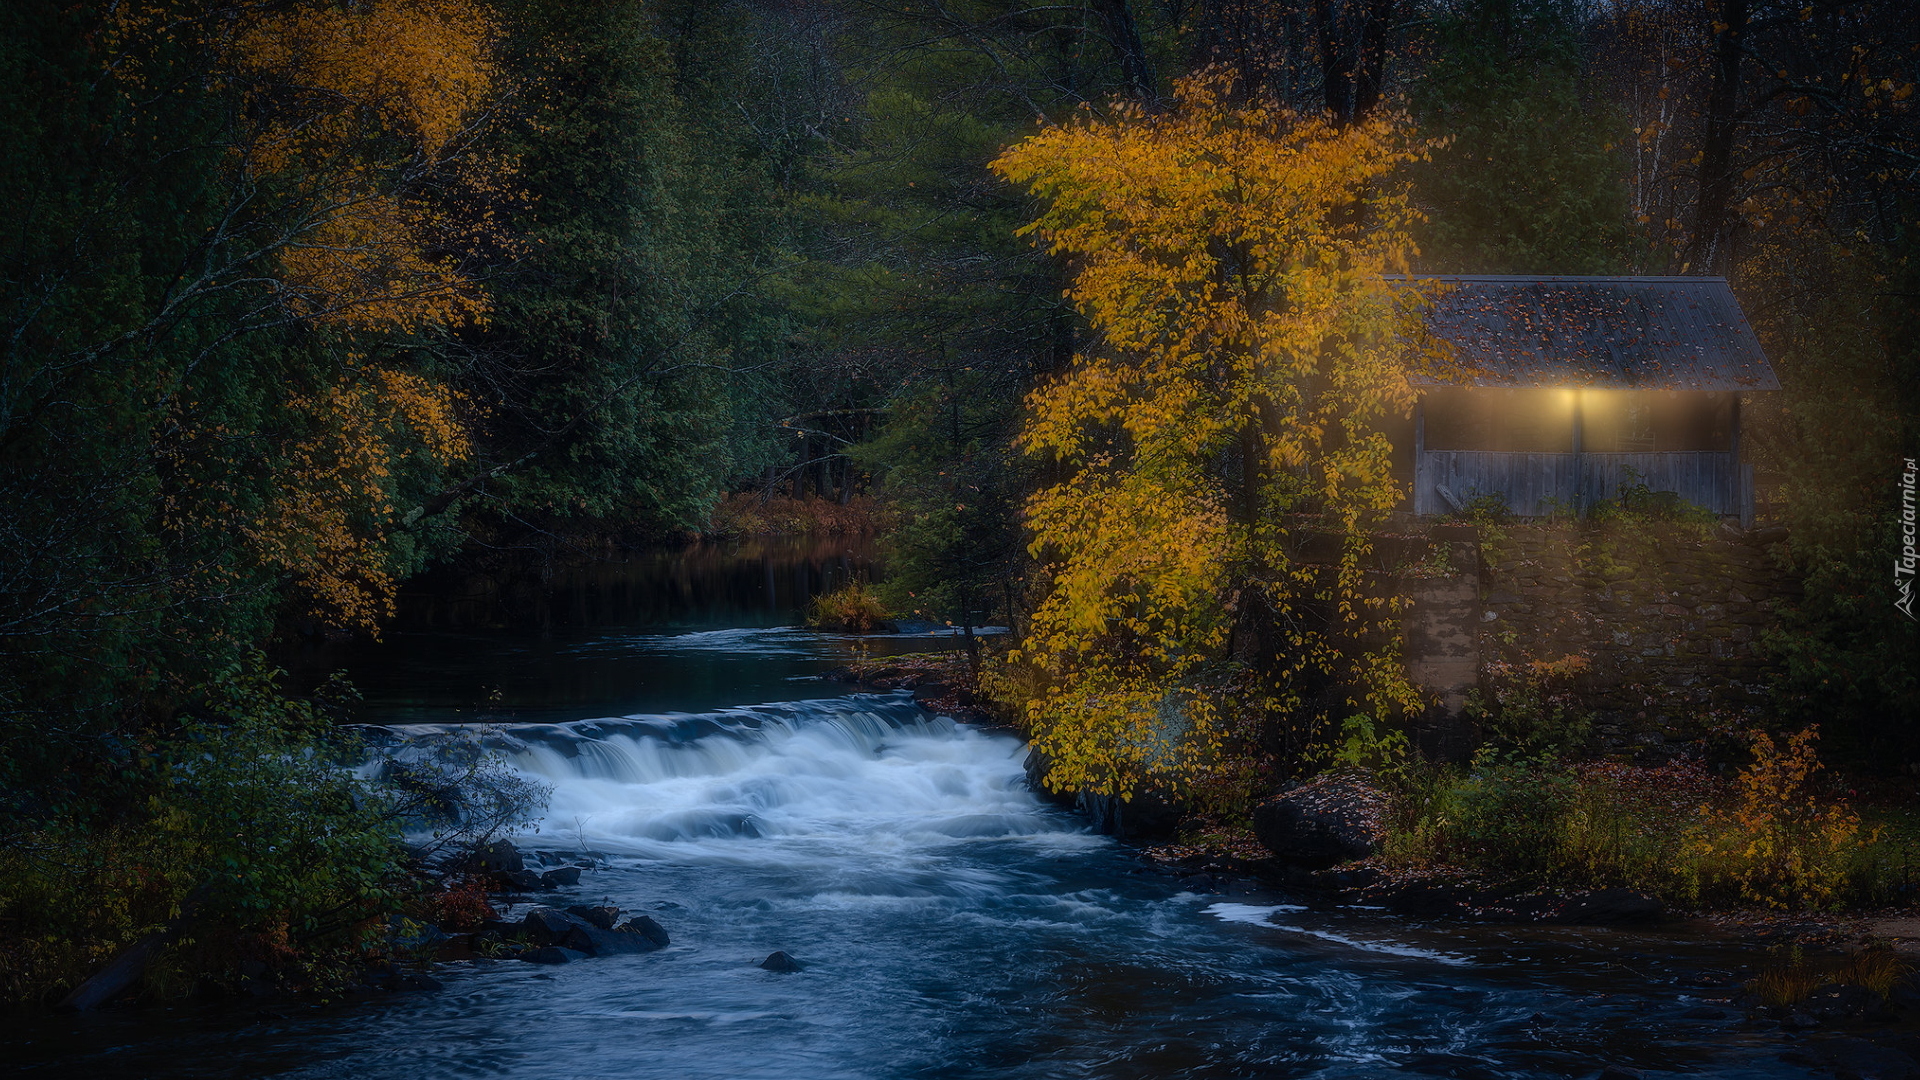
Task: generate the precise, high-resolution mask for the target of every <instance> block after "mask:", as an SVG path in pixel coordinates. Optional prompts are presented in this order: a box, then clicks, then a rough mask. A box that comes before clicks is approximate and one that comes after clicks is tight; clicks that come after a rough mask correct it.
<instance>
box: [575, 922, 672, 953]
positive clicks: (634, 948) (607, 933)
mask: <svg viewBox="0 0 1920 1080" xmlns="http://www.w3.org/2000/svg"><path fill="white" fill-rule="evenodd" d="M559 944H561V945H563V946H565V947H566V948H569V949H575V950H578V951H580V952H583V953H586V954H587V955H588V956H627V955H631V954H633V953H644V952H653V951H654V950H655V949H658V948H659V947H660V946H658V945H655V944H654V943H653V942H651V941H649V940H647V939H646V938H644V937H642V936H640V935H639V934H623V933H621V932H620V931H618V930H602V929H600V928H599V927H597V926H586V925H574V926H571V927H569V928H568V929H567V932H566V934H565V935H564V936H562V937H561V938H560V941H559Z"/></svg>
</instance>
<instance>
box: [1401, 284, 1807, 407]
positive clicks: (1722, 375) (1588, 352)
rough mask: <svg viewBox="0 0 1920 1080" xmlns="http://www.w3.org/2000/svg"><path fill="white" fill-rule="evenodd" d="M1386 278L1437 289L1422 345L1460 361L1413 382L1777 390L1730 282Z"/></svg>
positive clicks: (1416, 377) (1778, 387)
mask: <svg viewBox="0 0 1920 1080" xmlns="http://www.w3.org/2000/svg"><path fill="white" fill-rule="evenodd" d="M1391 280H1395V281H1400V282H1407V283H1412V282H1415V281H1418V282H1421V283H1423V284H1424V283H1435V284H1437V285H1438V286H1439V287H1438V288H1437V289H1435V290H1433V294H1432V304H1431V306H1430V307H1429V308H1428V310H1427V313H1426V317H1425V320H1424V321H1425V327H1426V331H1427V333H1428V334H1429V335H1431V339H1430V340H1429V341H1428V342H1426V344H1427V345H1428V346H1430V347H1431V346H1434V345H1440V346H1442V352H1443V353H1450V354H1451V355H1450V359H1451V362H1452V363H1453V364H1457V365H1458V373H1457V374H1456V375H1451V376H1448V375H1441V374H1427V375H1419V376H1415V378H1414V382H1415V384H1416V385H1424V386H1439V385H1467V386H1506V387H1522V386H1597V387H1621V388H1624V387H1637V388H1641V389H1655V390H1778V389H1780V380H1779V379H1777V378H1775V377H1774V374H1773V367H1772V366H1771V365H1769V364H1768V363H1767V358H1766V355H1765V354H1764V353H1762V352H1761V351H1760V342H1759V340H1758V339H1757V338H1755V337H1754V336H1753V328H1752V327H1750V326H1748V325H1747V319H1746V316H1745V315H1743V314H1741V312H1740V304H1739V302H1738V301H1736V300H1735V299H1734V298H1733V290H1732V289H1729V288H1728V287H1727V281H1726V279H1725V278H1709V277H1508V276H1498V277H1496V276H1491V275H1487V276H1467V275H1460V276H1443V275H1431V276H1424V277H1419V278H1411V277H1395V278H1393V279H1391ZM1445 346H1451V349H1450V350H1448V349H1446V348H1445Z"/></svg>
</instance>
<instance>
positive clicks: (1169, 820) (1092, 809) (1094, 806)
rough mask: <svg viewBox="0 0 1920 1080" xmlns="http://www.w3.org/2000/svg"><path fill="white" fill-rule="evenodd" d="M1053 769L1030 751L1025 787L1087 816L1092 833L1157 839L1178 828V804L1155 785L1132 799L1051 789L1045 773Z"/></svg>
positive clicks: (1028, 753) (1038, 755)
mask: <svg viewBox="0 0 1920 1080" xmlns="http://www.w3.org/2000/svg"><path fill="white" fill-rule="evenodd" d="M1052 768H1053V763H1052V762H1051V761H1049V760H1048V758H1047V756H1046V755H1045V754H1042V753H1041V752H1040V751H1038V750H1029V751H1028V752H1027V759H1026V763H1025V765H1024V769H1025V771H1026V774H1027V787H1028V788H1029V789H1030V790H1031V791H1032V792H1033V793H1034V794H1035V795H1038V796H1040V797H1041V798H1043V799H1046V800H1048V801H1049V802H1054V803H1058V804H1060V805H1063V806H1072V807H1074V808H1075V809H1077V810H1079V811H1080V812H1081V813H1083V814H1085V815H1087V819H1088V821H1090V822H1091V823H1092V825H1093V831H1094V832H1097V833H1100V834H1102V835H1105V836H1118V837H1122V838H1126V839H1134V840H1159V839H1166V838H1169V837H1171V836H1173V834H1174V832H1175V831H1176V830H1178V828H1179V827H1180V821H1181V817H1182V809H1181V807H1180V805H1179V804H1178V803H1177V802H1175V801H1174V800H1172V799H1170V798H1168V797H1167V796H1166V794H1165V793H1163V792H1161V791H1159V790H1157V789H1155V788H1152V787H1143V788H1141V789H1140V790H1139V791H1137V792H1135V793H1134V796H1133V798H1131V799H1118V798H1115V797H1113V796H1111V795H1096V794H1094V793H1093V792H1090V791H1077V792H1061V791H1054V790H1053V789H1052V788H1049V787H1048V786H1047V773H1048V772H1050V771H1051V770H1052Z"/></svg>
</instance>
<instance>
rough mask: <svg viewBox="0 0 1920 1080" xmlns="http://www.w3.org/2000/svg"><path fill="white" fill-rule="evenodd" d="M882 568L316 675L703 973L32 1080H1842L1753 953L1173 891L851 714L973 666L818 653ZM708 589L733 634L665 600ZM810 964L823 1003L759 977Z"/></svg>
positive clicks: (458, 990) (591, 613)
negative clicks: (851, 665)
mask: <svg viewBox="0 0 1920 1080" xmlns="http://www.w3.org/2000/svg"><path fill="white" fill-rule="evenodd" d="M776 561H778V562H779V565H778V566H777V567H775V566H774V562H776ZM866 565H867V558H866V554H865V553H864V552H863V551H861V550H859V549H858V548H857V547H855V548H842V549H837V550H836V549H835V548H834V547H833V546H832V545H829V546H827V547H825V548H816V549H813V550H799V549H796V550H787V551H775V552H772V553H769V551H768V550H766V549H758V550H751V549H750V550H734V551H731V552H728V551H720V552H718V553H716V552H713V551H711V550H707V549H701V550H700V551H699V552H697V553H683V554H682V556H679V557H675V558H668V559H658V560H652V561H645V560H642V561H640V562H636V563H633V564H625V565H623V566H618V567H612V568H601V569H600V570H598V571H595V572H594V573H593V574H588V575H586V576H585V578H584V579H583V580H585V581H586V582H587V584H585V585H582V586H580V587H581V588H587V589H591V588H613V586H611V585H609V584H608V583H609V582H617V583H618V588H617V589H616V590H615V591H617V592H618V593H619V594H620V595H622V596H626V597H630V598H644V599H645V602H640V601H635V602H633V603H627V604H613V603H609V604H605V605H603V606H602V607H601V608H599V609H595V610H586V611H585V612H584V613H581V612H580V611H575V612H574V614H573V615H572V616H571V617H555V615H554V610H555V607H554V606H549V608H548V611H547V614H546V615H545V616H543V617H540V618H537V619H535V620H534V621H535V623H537V625H535V626H532V627H531V628H529V627H528V626H527V625H526V624H525V623H524V621H523V622H520V623H516V621H515V620H514V619H512V618H508V617H505V616H498V613H497V612H496V613H494V615H487V614H486V612H485V611H481V610H480V609H481V608H485V606H486V605H484V604H482V605H479V607H478V608H476V612H477V614H476V613H469V614H470V615H472V617H470V618H465V617H463V618H458V619H456V618H453V617H452V616H450V615H449V614H448V609H446V608H444V607H443V608H441V609H439V610H438V611H437V612H435V613H429V614H424V615H423V614H420V613H419V611H418V610H417V609H416V613H415V614H416V617H415V618H414V620H413V621H412V622H408V621H407V620H405V619H403V620H402V627H401V628H400V629H398V630H396V631H395V632H393V633H391V634H390V635H389V636H388V640H387V641H385V642H383V643H381V644H380V645H377V646H366V645H360V646H345V645H342V646H327V647H320V648H318V649H317V651H316V652H314V653H313V654H311V655H308V656H306V657H305V658H304V659H302V658H299V657H296V658H294V659H295V660H296V661H298V662H299V663H301V664H304V665H306V667H307V669H308V670H309V674H311V671H313V670H318V669H320V668H325V667H329V666H344V667H346V668H347V669H348V670H349V671H350V672H351V673H352V674H353V675H354V676H355V678H356V680H357V681H358V682H359V683H360V685H361V686H362V687H363V689H364V690H365V691H366V693H367V709H368V714H369V718H370V719H372V720H374V721H376V722H379V723H382V724H386V725H391V726H393V728H394V730H395V731H397V732H401V733H406V732H415V733H417V732H420V731H423V730H434V729H439V728H442V727H444V726H445V725H449V724H459V723H471V722H474V721H476V720H482V721H486V722H488V723H491V724H493V725H495V726H496V728H497V730H498V732H499V733H500V736H499V737H500V740H501V743H502V745H503V746H506V747H507V748H508V752H509V754H510V756H511V758H512V760H513V762H514V764H515V766H516V767H518V768H520V769H522V770H524V771H525V772H527V773H529V774H530V775H532V776H534V777H537V778H539V779H541V780H543V781H544V782H546V783H548V784H551V785H552V787H553V797H552V801H551V805H550V808H549V811H548V813H547V815H546V818H545V820H544V822H543V823H542V825H541V826H540V828H539V830H538V832H537V833H532V834H529V835H527V836H525V837H522V838H521V846H522V847H524V848H529V849H545V850H552V851H555V852H562V853H567V854H570V855H571V854H577V853H580V852H594V853H598V854H597V856H596V857H597V858H598V859H599V865H600V868H599V869H596V870H592V871H589V872H588V873H586V874H585V875H584V876H583V878H582V879H581V882H580V885H579V886H578V887H577V888H574V889H570V890H565V891H563V892H562V893H561V894H559V895H556V896H552V897H549V898H546V899H547V900H548V902H552V903H557V904H560V905H565V904H567V903H583V902H593V903H599V902H602V901H605V902H611V903H613V904H616V905H618V906H620V907H622V908H624V909H627V910H629V911H631V912H636V913H647V914H651V915H652V916H654V917H655V918H657V919H658V920H659V921H660V922H661V923H662V924H664V925H665V926H666V928H667V929H668V930H669V932H670V933H671V934H672V937H673V944H672V945H671V946H670V947H669V948H667V949H665V950H663V951H660V952H656V953H651V954H646V955H638V956H619V957H609V958H602V959H590V960H585V961H580V962H576V963H574V964H570V965H566V966H562V967H542V966H536V965H532V964H526V963H521V962H517V961H474V962H468V963H458V964H448V965H443V966H442V967H441V968H440V969H439V970H438V971H437V973H436V974H437V977H438V978H439V979H440V980H441V981H442V982H443V983H444V989H442V990H439V991H430V992H420V993H407V994H397V995H392V996H388V997H383V998H380V999H377V1000H366V1001H359V1002H353V1003H346V1004H336V1005H327V1006H309V1005H287V1004H274V1005H271V1006H269V1007H268V1008H267V1009H266V1010H264V1011H263V1010H261V1009H260V1008H259V1007H257V1006H253V1005H249V1004H244V1003H242V1004H236V1003H232V1002H225V1003H219V1002H216V1003H210V1004H194V1005H178V1006H174V1007H172V1008H165V1007H156V1008H147V1009H136V1010H108V1011H103V1012H100V1013H96V1014H90V1015H86V1016H80V1017H61V1018H51V1019H49V1018H44V1017H35V1018H30V1019H29V1018H21V1017H15V1018H13V1019H12V1020H10V1021H9V1022H8V1024H9V1027H10V1029H11V1030H10V1033H9V1035H8V1037H7V1038H6V1040H5V1044H6V1045H5V1046H4V1051H5V1054H6V1057H5V1059H4V1060H6V1061H7V1062H8V1063H9V1064H10V1066H11V1067H12V1068H14V1069H16V1070H17V1075H22V1076H35V1077H54V1076H59V1077H99V1078H107V1080H118V1078H134V1077H143V1078H158V1077H169V1078H171V1077H180V1078H187V1077H191V1078H224V1077H234V1078H240V1077H247V1078H252V1077H268V1076H273V1077H300V1078H315V1080H318V1078H354V1080H427V1078H436V1077H510V1078H516V1080H518V1078H524V1080H538V1078H555V1080H559V1078H565V1080H579V1078H603V1077H604V1078H609V1080H611V1078H623V1080H624V1078H655V1077H658V1078H663V1080H664V1078H673V1080H679V1078H709V1077H710V1078H715V1080H722V1078H724V1080H744V1078H768V1080H829V1078H873V1080H882V1078H918V1077H939V1078H956V1080H958V1078H982V1080H985V1078H996V1080H998V1078H1009V1080H1014V1078H1018V1080H1028V1078H1032V1080H1039V1078H1060V1080H1082V1078H1112V1080H1123V1078H1127V1080H1130V1078H1142V1080H1145V1078H1158V1077H1194V1078H1202V1077H1205V1078H1214V1077H1218V1078H1227V1077H1323V1078H1329V1080H1332V1078H1342V1077H1414V1076H1443V1077H1469V1078H1480V1077H1573V1076H1592V1075H1594V1074H1595V1073H1597V1072H1598V1071H1599V1069H1600V1068H1601V1067H1602V1066H1603V1065H1607V1064H1616V1065H1620V1066H1624V1067H1629V1068H1632V1069H1636V1070H1640V1071H1643V1072H1645V1073H1647V1074H1649V1075H1662V1074H1669V1073H1672V1074H1679V1073H1687V1074H1692V1075H1708V1076H1715V1077H1803V1076H1810V1075H1831V1073H1820V1072H1816V1071H1814V1070H1812V1069H1811V1067H1810V1066H1809V1065H1805V1064H1793V1063H1792V1062H1793V1061H1796V1060H1801V1059H1799V1058H1796V1056H1795V1055H1796V1054H1798V1053H1799V1052H1800V1048H1798V1047H1796V1045H1794V1044H1792V1043H1790V1042H1788V1041H1785V1040H1786V1039H1787V1037H1785V1036H1781V1035H1779V1034H1769V1033H1761V1032H1751V1031H1746V1030H1744V1029H1742V1028H1741V1027H1740V1026H1739V1025H1738V1024H1737V1023H1735V1022H1734V1020H1735V1017H1736V1014H1735V1012H1734V1011H1733V1010H1731V1009H1723V1008H1720V1007H1718V1006H1717V1005H1715V1004H1714V1001H1713V999H1716V998H1722V997H1724V996H1725V992H1724V991H1714V990H1711V989H1704V988H1700V987H1703V986H1705V985H1707V984H1708V983H1711V982H1712V981H1713V980H1714V979H1715V978H1716V977H1721V976H1724V974H1725V973H1727V972H1729V971H1731V970H1733V969H1734V968H1735V967H1737V966H1738V965H1741V964H1745V963H1751V962H1752V961H1753V956H1752V955H1751V954H1750V953H1747V952H1743V951H1740V950H1737V949H1735V948H1733V947H1732V946H1728V945H1723V944H1715V943H1711V942H1703V941H1700V940H1697V939H1696V938H1694V937H1691V936H1689V935H1687V934H1686V933H1684V932H1680V931H1625V930H1606V929H1580V928H1515V927H1505V928H1502V927H1484V926H1471V925H1465V924H1458V923H1432V924H1422V923H1418V922H1410V921H1407V920H1404V919H1399V918H1394V917H1390V916H1388V915H1386V914H1384V913H1382V912H1379V911H1372V910H1365V909H1360V908H1353V907H1341V906H1335V905H1330V904H1328V903H1326V902H1324V901H1321V900H1316V899H1314V898H1312V897H1307V896H1302V895H1293V894H1288V893H1285V892H1282V891H1276V890H1273V889H1268V888H1264V887H1259V886H1255V885H1249V884H1240V885H1232V884H1230V885H1227V886H1225V887H1224V891H1220V892H1215V891H1201V890H1199V889H1194V888H1189V887H1187V886H1186V885H1185V884H1183V883H1182V881H1181V880H1180V879H1177V878H1174V877H1170V876H1167V875H1165V874H1162V873H1159V872H1157V871H1153V870H1151V869H1149V868H1148V867H1146V866H1145V865H1144V864H1143V863H1142V862H1141V860H1140V859H1138V858H1137V857H1136V856H1135V855H1133V854H1132V853H1130V852H1129V851H1128V850H1127V849H1126V848H1124V847H1122V846H1120V845H1117V844H1115V843H1114V842H1112V841H1111V840H1108V839H1106V838H1103V837H1098V836H1094V835H1090V834H1089V833H1088V832H1087V831H1086V829H1085V827H1084V823H1083V822H1082V821H1081V820H1079V819H1077V818H1076V817H1074V816H1072V815H1070V814H1068V813H1066V812H1063V811H1060V810H1057V809H1054V808H1052V807H1050V806H1048V805H1045V804H1043V803H1041V802H1040V801H1038V800H1036V799H1035V798H1034V796H1033V795H1032V794H1031V793H1029V792H1028V791H1027V790H1026V789H1025V787H1024V783H1023V781H1022V777H1021V768H1020V765H1021V760H1022V757H1023V753H1024V748H1023V747H1022V746H1021V744H1020V743H1019V742H1018V741H1017V740H1015V739H1013V738H1009V737H1007V736H1005V735H1003V734H993V733H986V732H982V731H979V730H976V729H971V728H968V727H965V726H962V725H957V724H955V723H953V722H952V721H951V720H949V719H947V718H944V717H939V716H934V715H930V714H928V713H926V712H924V711H922V710H921V709H919V708H918V707H916V706H915V705H914V703H913V702H912V700H911V698H910V697H908V696H907V695H905V694H892V695H884V694H883V695H875V694H860V693H853V692H851V690H852V688H850V687H847V686H844V685H842V684H838V683H832V682H827V681H823V680H822V679H821V675H822V674H823V673H824V672H825V671H827V670H828V669H830V668H831V667H833V666H835V665H837V664H841V663H844V662H845V661H846V659H847V658H848V657H849V656H851V655H852V654H853V652H854V650H856V649H880V650H884V651H904V650H906V649H910V648H924V647H927V646H928V645H929V644H938V643H939V641H938V639H928V638H924V637H913V636H902V637H895V638H884V639H879V640H877V641H867V642H859V643H856V642H854V641H851V640H850V639H847V638H844V637H839V636H835V635H824V634H816V633H811V632H808V631H805V630H803V629H799V628H797V627H795V626H794V625H792V624H793V623H794V622H795V609H796V608H797V606H798V604H799V603H801V602H802V601H803V600H804V598H805V596H806V595H807V594H808V593H810V592H812V591H817V590H818V589H819V588H823V587H826V586H827V585H830V584H833V583H834V582H835V581H836V580H839V579H842V578H844V576H845V575H846V574H848V573H853V572H859V571H860V570H861V568H863V567H865V566H866ZM690 568H691V569H690ZM595 575H597V576H595ZM756 577H757V578H758V580H759V582H760V583H761V587H762V588H763V589H764V590H765V592H764V594H763V595H761V596H760V597H759V598H758V599H757V600H756V599H754V597H753V596H752V595H751V589H749V588H748V587H747V586H746V585H743V584H741V583H742V582H746V581H749V580H750V579H754V578H756ZM594 582H598V585H594V584H593V583H594ZM676 582H677V584H676ZM782 583H784V587H783V584H782ZM566 587H567V586H566V583H565V582H561V584H560V585H559V586H556V587H555V588H556V591H557V592H559V593H562V594H563V593H564V591H565V588H566ZM676 589H677V590H680V592H678V593H675V595H681V596H683V597H693V598H695V599H701V598H704V599H702V600H701V602H697V603H690V604H684V605H680V606H678V607H675V606H673V605H668V604H662V603H657V602H655V601H658V600H659V597H660V596H661V595H664V594H667V593H674V590H676ZM729 589H736V590H737V595H736V593H735V592H727V590H729ZM722 592H726V593H727V595H728V596H733V597H734V601H737V602H734V601H730V602H727V603H720V602H717V601H715V600H714V597H715V595H716V594H718V593H722ZM537 606H538V605H536V607H537ZM557 607H558V609H559V610H560V611H561V612H562V614H563V615H564V614H565V613H566V612H567V611H569V610H571V609H570V608H569V607H568V605H566V604H561V605H557ZM496 616H498V617H496ZM774 950H783V951H785V952H787V953H789V954H790V955H791V956H792V957H794V958H795V959H796V960H798V961H799V962H800V963H801V964H802V965H804V969H803V970H801V971H799V972H794V973H776V972H772V971H765V970H762V969H760V968H759V967H757V966H756V965H757V964H758V962H759V961H760V960H761V959H763V958H764V957H766V956H767V955H768V954H769V953H771V952H773V951H774ZM1783 1053H1784V1054H1785V1055H1786V1057H1785V1058H1783V1056H1782V1055H1783Z"/></svg>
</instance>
